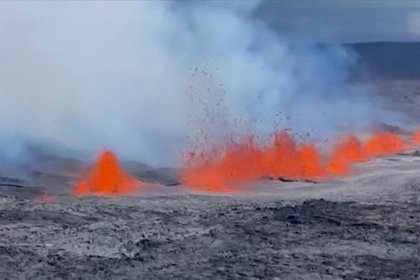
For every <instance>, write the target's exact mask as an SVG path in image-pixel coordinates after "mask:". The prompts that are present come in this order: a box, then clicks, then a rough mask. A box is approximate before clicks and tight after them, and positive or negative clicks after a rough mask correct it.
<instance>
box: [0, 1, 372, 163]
mask: <svg viewBox="0 0 420 280" xmlns="http://www.w3.org/2000/svg"><path fill="white" fill-rule="evenodd" d="M226 2H228V1H224V2H215V1H209V2H205V1H196V2H186V1H179V2H178V1H175V2H170V1H139V2H106V1H92V2H50V1H46V2H33V1H30V2H29V1H28V2H23V1H22V2H1V3H0V38H1V43H0V99H1V102H0V138H1V141H0V143H1V144H2V146H1V149H0V151H1V153H2V156H3V157H7V156H9V157H11V156H12V157H19V156H22V154H21V153H19V151H21V149H20V148H21V147H22V145H23V143H28V142H29V143H31V142H34V143H41V144H47V145H48V146H50V147H53V146H57V147H65V148H68V149H71V150H72V151H78V152H81V153H92V152H94V151H95V150H97V149H100V148H102V147H107V148H111V149H113V150H115V151H116V152H117V153H118V154H119V155H120V156H122V157H124V158H127V159H135V160H139V161H144V162H148V163H151V164H158V165H162V164H174V163H176V161H177V160H178V159H179V155H180V152H181V151H182V149H183V147H184V144H185V138H186V136H188V135H192V134H193V133H194V130H196V129H199V128H200V126H203V127H204V126H206V125H209V126H212V128H211V129H216V130H220V131H222V130H226V129H227V130H230V131H232V130H235V129H236V131H237V133H240V131H239V130H240V129H242V128H244V127H247V129H250V130H252V132H256V133H258V134H266V133H269V132H271V131H273V129H275V128H286V127H292V128H294V129H295V130H296V131H298V132H311V133H314V135H315V136H325V135H330V134H331V133H335V132H337V131H338V130H340V129H359V128H363V127H366V126H367V125H370V121H369V120H374V119H377V118H378V117H380V112H379V110H377V108H376V109H375V106H374V103H373V102H372V101H371V100H370V97H369V94H368V92H365V91H364V90H361V89H357V88H353V87H351V86H349V85H347V83H346V79H347V74H348V70H349V68H351V67H353V66H354V58H353V57H352V55H351V54H350V53H349V52H348V51H346V50H345V49H343V48H341V47H338V46H324V47H320V46H306V47H305V46H294V45H293V44H291V43H290V42H286V41H284V40H282V38H281V37H279V35H277V34H275V33H274V32H273V31H271V30H270V29H269V28H267V27H266V26H265V25H264V24H263V22H262V21H260V20H258V19H255V18H253V16H252V11H253V9H254V8H255V7H256V6H257V5H258V2H249V1H235V2H233V3H236V4H226ZM245 3H247V4H245ZM205 120H211V121H210V122H211V124H209V123H206V121H205ZM238 122H239V123H241V124H242V125H238Z"/></svg>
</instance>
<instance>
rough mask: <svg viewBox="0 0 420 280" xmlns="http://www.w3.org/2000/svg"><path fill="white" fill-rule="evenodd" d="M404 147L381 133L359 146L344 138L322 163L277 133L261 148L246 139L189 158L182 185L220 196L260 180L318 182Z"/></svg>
mask: <svg viewBox="0 0 420 280" xmlns="http://www.w3.org/2000/svg"><path fill="white" fill-rule="evenodd" d="M415 140H416V141H417V142H418V143H420V132H418V133H417V134H414V135H413V137H412V141H415ZM407 148H408V146H407V144H406V143H405V142H404V141H403V140H402V139H401V138H400V137H399V136H398V135H396V134H394V133H391V132H387V131H380V132H377V133H374V134H373V135H371V136H370V137H369V138H368V139H367V141H366V142H365V143H362V142H361V141H360V140H359V139H358V138H357V137H356V136H355V135H353V134H348V135H346V136H345V137H343V138H341V139H340V141H338V142H336V144H335V145H334V146H333V147H332V149H331V153H330V156H329V158H328V160H327V162H326V163H325V164H324V163H323V162H322V161H321V157H320V154H319V152H318V150H317V149H316V148H315V146H314V145H313V144H311V143H305V144H299V143H296V141H295V139H294V138H293V136H292V135H291V134H289V133H287V132H280V133H277V134H275V135H274V137H273V139H272V141H271V143H270V144H268V145H266V146H259V145H257V144H256V143H255V142H254V141H253V138H252V137H250V138H249V139H247V140H245V141H243V142H242V143H239V144H238V143H235V144H232V143H231V144H228V145H227V146H226V147H224V148H222V149H221V150H220V151H217V152H215V151H213V152H211V153H198V154H195V153H191V154H190V155H192V156H190V157H189V158H188V160H186V161H185V165H184V167H185V168H184V173H183V182H184V184H185V185H187V187H188V188H190V189H192V190H204V191H214V192H221V191H227V190H230V187H231V186H232V184H234V183H235V182H241V181H249V180H255V179H258V178H262V177H272V178H284V179H291V180H302V179H303V180H307V179H308V180H322V179H325V178H328V177H330V176H343V175H348V174H350V171H351V170H350V169H351V165H352V164H353V163H355V162H361V161H366V160H369V159H371V158H373V157H377V156H383V155H389V154H394V153H398V152H401V151H404V150H405V149H407Z"/></svg>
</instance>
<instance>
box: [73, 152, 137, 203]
mask: <svg viewBox="0 0 420 280" xmlns="http://www.w3.org/2000/svg"><path fill="white" fill-rule="evenodd" d="M142 186H143V183H142V182H139V181H137V180H136V179H134V178H132V177H131V176H129V175H127V174H126V173H125V172H124V170H122V168H121V167H120V165H119V163H118V160H117V158H116V157H115V155H114V154H113V153H112V152H110V151H107V150H104V151H101V152H100V153H99V155H98V157H97V160H96V163H95V164H94V165H93V167H92V168H91V170H90V174H89V176H88V178H87V179H86V180H85V181H82V182H79V183H77V184H76V186H75V188H74V194H75V195H76V196H83V195H87V194H89V193H94V194H101V195H118V194H128V193H132V192H135V191H137V190H139V188H141V187H142Z"/></svg>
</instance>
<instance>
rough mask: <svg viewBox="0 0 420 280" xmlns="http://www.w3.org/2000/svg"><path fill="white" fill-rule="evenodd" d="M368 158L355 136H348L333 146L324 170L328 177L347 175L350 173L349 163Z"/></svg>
mask: <svg viewBox="0 0 420 280" xmlns="http://www.w3.org/2000/svg"><path fill="white" fill-rule="evenodd" d="M368 158H369V156H368V153H367V151H366V150H365V148H364V147H363V144H362V143H361V142H360V140H359V139H358V138H357V137H356V136H355V135H353V134H349V135H347V136H345V137H344V138H343V139H341V141H339V142H338V143H337V144H336V145H334V147H333V150H332V152H331V156H330V159H329V161H328V163H327V167H326V169H327V172H328V174H330V175H347V174H349V173H350V170H349V165H350V164H351V163H353V162H359V161H365V160H368Z"/></svg>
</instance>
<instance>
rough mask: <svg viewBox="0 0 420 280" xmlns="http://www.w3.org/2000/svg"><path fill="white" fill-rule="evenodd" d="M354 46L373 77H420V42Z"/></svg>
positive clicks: (351, 45)
mask: <svg viewBox="0 0 420 280" xmlns="http://www.w3.org/2000/svg"><path fill="white" fill-rule="evenodd" d="M346 46H348V47H350V48H352V49H353V50H354V51H355V53H356V54H357V55H358V57H359V60H360V62H361V63H362V64H363V65H364V66H365V67H366V70H367V72H368V74H369V76H370V78H373V79H380V80H382V79H385V80H390V79H420V42H406V43H405V42H375V43H354V44H347V45H346Z"/></svg>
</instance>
